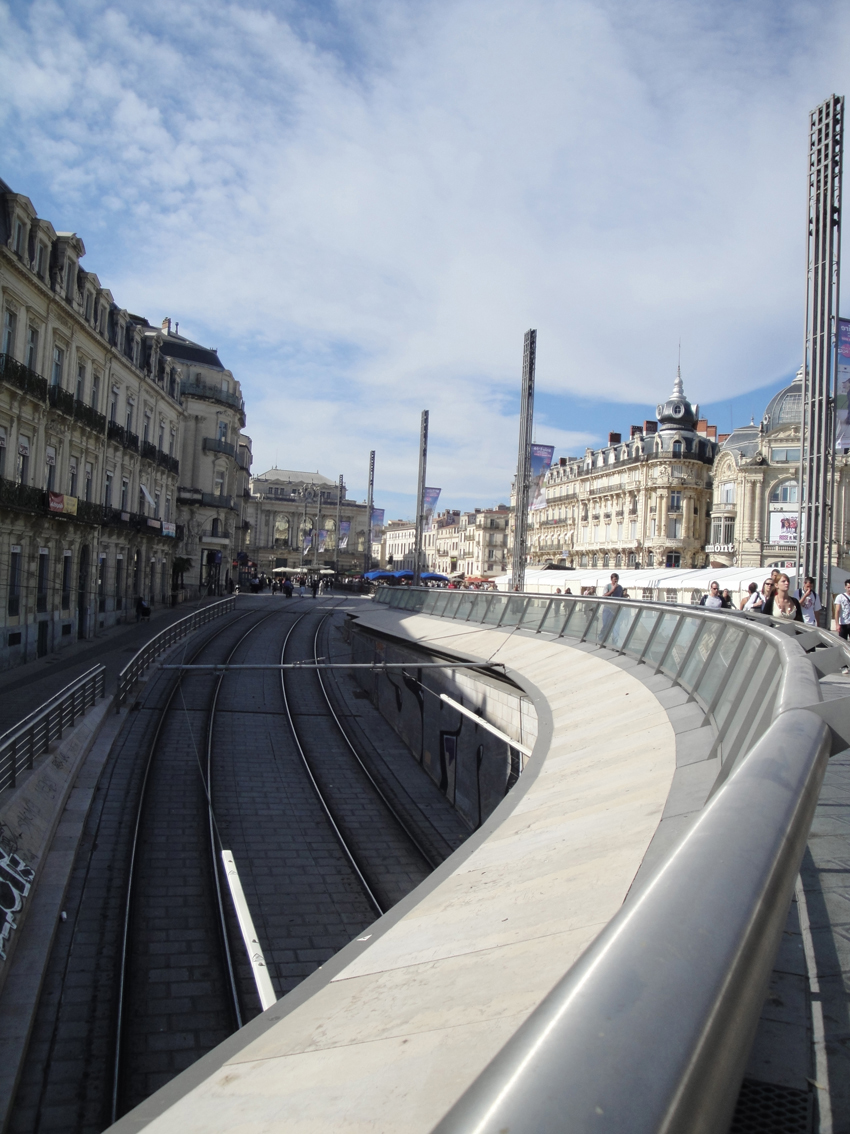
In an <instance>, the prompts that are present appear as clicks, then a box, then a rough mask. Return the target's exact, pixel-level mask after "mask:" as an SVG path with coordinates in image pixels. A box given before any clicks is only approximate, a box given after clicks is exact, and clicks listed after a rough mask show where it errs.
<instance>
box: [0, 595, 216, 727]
mask: <svg viewBox="0 0 850 1134" xmlns="http://www.w3.org/2000/svg"><path fill="white" fill-rule="evenodd" d="M219 601H220V600H219V599H217V598H203V599H198V600H196V601H194V602H183V603H180V605H179V606H175V607H171V606H160V607H154V609H153V611H152V612H151V617H150V621H149V622H127V623H122V624H120V625H118V626H113V627H110V629H108V630H101V631H100V632H99V633H98V636H97V637H96V638H94V639H92V640H91V641H87V642H86V643H85V644H80V645H79V646H71V647H69V648H67V649H65V650H63V651H62V652H61V653H56V654H49V655H48V656H47V657H44V658H39V659H38V660H37V661H31V662H27V663H26V664H25V665H19V666H15V667H14V668H13V669H9V670H5V671H4V672H3V673H0V736H2V734H3V733H4V732H7V731H8V730H9V729H11V728H14V726H15V725H16V724H18V722H19V721H21V720H23V718H24V717H26V716H27V715H28V714H29V713H31V712H33V711H34V710H35V709H38V708H39V707H40V706H41V705H43V704H44V703H45V701H48V700H49V699H50V698H51V697H52V696H53V695H54V694H56V693H58V692H59V691H60V690H61V689H64V687H65V686H66V685H68V684H69V683H70V682H72V681H73V680H74V679H75V678H76V677H79V676H80V675H81V674H83V673H85V672H86V670H87V669H91V667H92V666H94V665H104V666H106V694H107V696H109V697H111V696H112V694H113V693H114V692H115V689H116V685H117V682H118V674H119V673H120V672H121V670H122V669H123V668H124V666H125V665H126V664H127V662H128V661H130V659H131V658H132V656H133V655H134V654H135V653H137V652H138V651H139V650H140V649H141V648H142V646H144V645H145V643H146V642H148V641H150V639H151V638H153V637H155V636H156V635H157V634H159V633H160V631H162V630H164V629H165V628H166V627H167V626H170V625H171V624H172V623H173V622H179V620H180V619H181V618H186V617H187V615H189V614H192V612H193V611H195V610H198V609H199V608H200V607H202V606H207V605H208V604H210V603H213V602H219Z"/></svg>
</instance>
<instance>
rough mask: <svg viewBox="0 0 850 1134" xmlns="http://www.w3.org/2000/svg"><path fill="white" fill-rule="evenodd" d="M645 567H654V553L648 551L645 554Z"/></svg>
mask: <svg viewBox="0 0 850 1134" xmlns="http://www.w3.org/2000/svg"><path fill="white" fill-rule="evenodd" d="M646 565H647V567H654V566H655V553H654V552H652V551H648V552H647V553H646Z"/></svg>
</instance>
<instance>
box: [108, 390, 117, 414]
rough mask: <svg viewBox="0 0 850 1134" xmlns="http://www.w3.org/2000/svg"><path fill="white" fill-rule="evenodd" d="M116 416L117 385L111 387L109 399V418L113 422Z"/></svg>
mask: <svg viewBox="0 0 850 1134" xmlns="http://www.w3.org/2000/svg"><path fill="white" fill-rule="evenodd" d="M117 417H118V387H117V386H113V387H112V396H111V397H110V399H109V420H110V421H111V422H113V423H114V422H115V420H116V418H117Z"/></svg>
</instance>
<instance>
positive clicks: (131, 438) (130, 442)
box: [124, 430, 139, 453]
mask: <svg viewBox="0 0 850 1134" xmlns="http://www.w3.org/2000/svg"><path fill="white" fill-rule="evenodd" d="M124 448H125V449H132V451H133V452H134V453H138V451H139V435H138V433H131V432H130V431H129V430H125V431H124Z"/></svg>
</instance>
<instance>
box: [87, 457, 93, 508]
mask: <svg viewBox="0 0 850 1134" xmlns="http://www.w3.org/2000/svg"><path fill="white" fill-rule="evenodd" d="M92 474H93V469H92V466H91V463H90V462H89V461H86V487H85V499H86V500H91V486H92Z"/></svg>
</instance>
